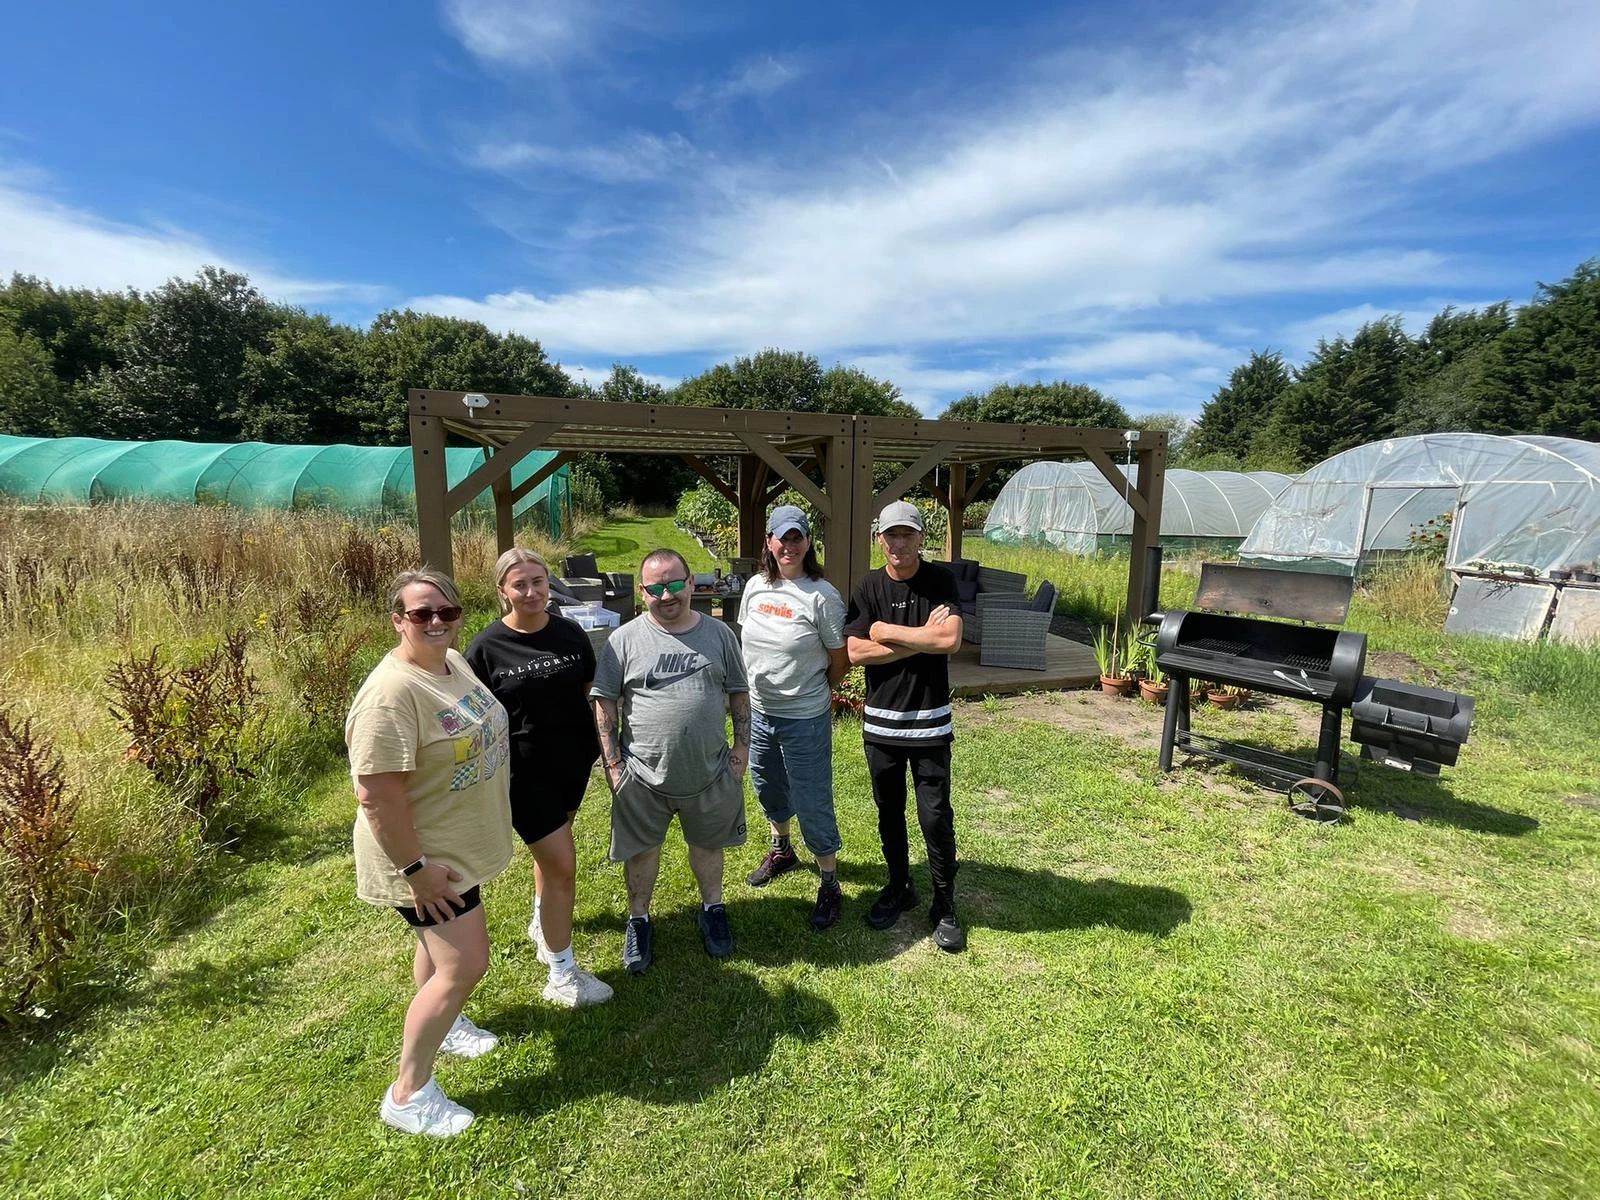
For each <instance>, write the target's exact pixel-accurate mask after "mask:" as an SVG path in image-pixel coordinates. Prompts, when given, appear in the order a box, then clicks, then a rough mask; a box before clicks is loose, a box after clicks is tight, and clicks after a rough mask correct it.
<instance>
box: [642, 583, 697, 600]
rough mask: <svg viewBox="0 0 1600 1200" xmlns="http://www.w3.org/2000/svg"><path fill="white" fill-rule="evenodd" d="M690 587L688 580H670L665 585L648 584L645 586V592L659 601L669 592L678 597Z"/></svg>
mask: <svg viewBox="0 0 1600 1200" xmlns="http://www.w3.org/2000/svg"><path fill="white" fill-rule="evenodd" d="M688 586H689V581H688V580H687V579H669V580H667V581H666V582H665V583H647V584H645V585H644V590H645V591H647V592H649V593H650V594H651V595H652V596H654V597H655V598H656V599H657V600H659V599H661V597H662V596H664V595H666V594H667V593H668V592H671V593H672V594H673V595H674V596H676V595H677V594H678V593H679V592H681V591H683V589H684V588H686V587H688Z"/></svg>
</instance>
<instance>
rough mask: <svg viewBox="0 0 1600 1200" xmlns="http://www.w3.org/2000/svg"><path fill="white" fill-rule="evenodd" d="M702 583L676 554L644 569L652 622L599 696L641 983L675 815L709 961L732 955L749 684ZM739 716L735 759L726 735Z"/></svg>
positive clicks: (626, 959)
mask: <svg viewBox="0 0 1600 1200" xmlns="http://www.w3.org/2000/svg"><path fill="white" fill-rule="evenodd" d="M693 578H694V577H693V575H692V574H691V573H690V571H689V564H688V563H687V562H685V561H684V559H683V556H682V555H681V554H679V553H678V552H677V551H676V550H652V551H651V552H650V553H649V554H648V555H646V556H645V559H644V562H643V563H641V564H640V565H639V585H640V587H639V590H640V592H641V593H642V595H643V598H644V603H645V615H644V616H642V617H640V618H638V619H637V620H634V621H630V622H628V623H627V624H626V625H624V626H622V627H621V628H620V629H618V630H617V631H616V632H615V633H614V634H612V635H611V637H610V639H609V640H608V641H607V642H606V645H605V648H604V649H603V650H602V651H601V652H600V656H599V661H598V662H597V663H596V664H595V675H594V686H593V687H592V688H591V689H590V692H589V695H590V698H591V699H592V700H593V702H594V713H595V725H596V726H597V728H598V729H599V732H600V753H601V757H602V759H603V760H604V762H605V767H606V778H607V779H608V780H609V781H610V784H611V860H612V861H613V862H620V863H623V864H625V865H624V868H623V874H624V878H625V879H626V881H627V886H628V927H627V930H626V932H625V934H624V936H623V943H622V962H623V965H624V966H625V967H627V968H628V970H629V971H630V972H632V973H633V974H635V975H642V974H643V973H644V972H645V971H646V970H647V969H648V968H649V966H650V959H651V947H652V944H653V941H654V938H653V936H652V935H653V933H654V929H653V926H652V925H651V923H650V900H651V897H652V896H653V895H654V893H655V886H656V876H657V874H658V873H659V872H660V869H661V844H662V842H664V841H665V840H666V836H667V828H668V826H670V825H671V824H672V818H673V816H674V814H676V815H677V818H678V823H679V825H680V826H681V827H682V829H683V840H684V842H685V843H687V844H688V847H689V865H690V867H691V868H692V869H693V871H694V877H695V882H696V883H697V884H699V887H700V901H701V907H700V915H699V926H700V936H701V939H702V940H703V941H704V943H705V948H706V953H707V954H710V955H711V956H712V957H714V958H726V957H728V956H729V955H730V954H732V953H733V933H732V931H731V930H729V928H728V913H727V910H726V909H725V908H724V907H723V904H722V858H723V850H724V849H726V848H727V847H729V846H742V845H744V840H745V820H744V773H745V767H746V764H747V763H748V761H749V755H750V696H749V685H748V684H747V683H746V681H745V672H744V662H743V659H742V658H741V656H740V653H739V642H738V639H736V638H735V637H734V636H733V632H732V631H731V630H730V629H729V628H728V627H727V626H726V625H724V624H723V623H722V622H721V621H712V620H709V619H706V618H704V617H702V616H701V615H700V614H699V613H697V612H695V611H694V609H693V608H692V607H691V606H690V603H689V595H690V590H691V589H692V588H693V586H694V585H693ZM729 712H731V713H732V714H733V749H732V750H729V748H728V742H727V733H726V732H725V730H726V723H725V718H724V714H725V713H729ZM619 718H620V720H621V729H620V730H619V728H618V721H619Z"/></svg>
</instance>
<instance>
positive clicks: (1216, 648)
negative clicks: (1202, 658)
mask: <svg viewBox="0 0 1600 1200" xmlns="http://www.w3.org/2000/svg"><path fill="white" fill-rule="evenodd" d="M1182 648H1183V649H1185V650H1199V651H1201V652H1202V653H1204V654H1215V655H1217V656H1218V657H1219V658H1246V657H1252V658H1256V661H1258V662H1274V663H1281V664H1282V665H1283V666H1285V667H1290V668H1292V669H1294V670H1296V671H1321V672H1322V673H1323V674H1327V673H1328V671H1329V670H1330V669H1331V667H1332V664H1331V663H1330V662H1329V660H1328V659H1326V658H1322V657H1320V656H1319V655H1315V654H1275V655H1261V656H1259V657H1258V656H1255V655H1251V653H1250V652H1251V651H1252V650H1254V649H1255V646H1254V645H1252V644H1251V643H1250V642H1242V641H1235V640H1234V639H1232V638H1220V637H1203V638H1196V639H1195V640H1194V641H1192V642H1188V643H1185V644H1184V646H1183V647H1182Z"/></svg>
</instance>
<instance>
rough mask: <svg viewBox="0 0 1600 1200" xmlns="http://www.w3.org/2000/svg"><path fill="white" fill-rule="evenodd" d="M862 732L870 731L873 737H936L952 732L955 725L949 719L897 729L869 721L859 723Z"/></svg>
mask: <svg viewBox="0 0 1600 1200" xmlns="http://www.w3.org/2000/svg"><path fill="white" fill-rule="evenodd" d="M861 732H862V733H863V734H868V733H870V734H871V735H872V736H873V737H885V738H936V737H944V736H945V735H946V734H954V733H955V726H954V725H953V724H951V723H950V722H949V721H946V722H945V723H944V724H943V725H927V726H923V727H921V728H917V729H897V728H892V727H890V726H886V725H874V724H872V723H871V722H870V721H863V722H862V724H861Z"/></svg>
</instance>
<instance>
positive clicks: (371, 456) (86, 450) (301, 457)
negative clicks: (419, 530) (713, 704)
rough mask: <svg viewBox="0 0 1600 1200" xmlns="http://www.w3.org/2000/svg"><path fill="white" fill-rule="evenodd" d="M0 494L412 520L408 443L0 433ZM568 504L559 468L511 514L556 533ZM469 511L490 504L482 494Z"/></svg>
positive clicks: (465, 466)
mask: <svg viewBox="0 0 1600 1200" xmlns="http://www.w3.org/2000/svg"><path fill="white" fill-rule="evenodd" d="M553 457H554V454H553V453H552V452H548V451H536V452H534V453H531V454H528V455H527V456H525V457H524V458H522V459H521V460H520V461H519V462H517V463H516V465H515V466H513V467H512V468H511V481H512V484H513V485H516V484H520V483H521V482H522V481H523V480H525V479H527V478H528V477H529V476H531V475H533V474H534V473H535V472H537V471H538V470H539V468H540V467H542V466H544V464H545V463H547V462H549V461H550V459H551V458H553ZM483 461H484V452H483V451H482V450H480V449H474V448H472V447H452V448H450V449H447V450H446V451H445V473H446V476H447V477H448V479H449V483H450V486H451V487H454V486H455V485H456V484H458V483H460V482H461V481H462V480H463V479H465V478H466V477H467V476H468V475H469V474H471V473H472V471H473V470H474V469H475V468H476V467H478V466H481V465H482V463H483ZM0 498H3V499H6V500H9V501H12V502H14V503H22V504H61V505H79V504H104V503H110V502H114V501H135V500H142V501H153V502H166V503H172V504H225V505H229V506H231V507H235V508H327V509H332V510H334V511H336V512H344V513H350V514H352V515H356V514H362V515H371V516H375V517H409V516H414V515H415V513H416V507H417V497H416V480H415V477H414V475H413V473H412V467H411V449H410V447H408V446H344V445H336V446H281V445H271V444H269V443H266V442H236V443H229V444H215V443H203V442H177V441H161V442H119V441H105V440H102V439H99V438H24V437H13V436H10V435H8V434H0ZM568 500H569V493H568V471H567V468H566V467H564V466H563V467H560V468H558V469H557V470H556V471H555V472H554V473H553V474H552V475H551V476H550V477H549V478H548V479H545V480H543V481H542V482H541V483H540V484H539V486H538V487H536V488H534V489H533V490H532V491H531V492H530V493H529V494H528V495H526V496H524V497H523V498H522V499H521V500H519V501H518V502H517V503H516V505H515V506H514V511H515V513H516V515H517V516H518V517H519V518H522V519H523V520H526V521H528V522H531V523H532V524H533V525H534V526H535V527H536V528H538V529H540V530H541V531H543V532H546V533H549V534H550V535H551V536H553V537H556V536H560V533H561V522H562V517H563V514H564V513H565V512H566V511H567V506H568ZM471 507H474V508H477V509H480V510H487V511H492V510H493V501H492V499H491V497H490V495H489V493H488V492H487V491H485V493H484V494H483V495H481V496H479V497H477V498H476V499H475V500H474V501H473V504H472V506H471Z"/></svg>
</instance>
